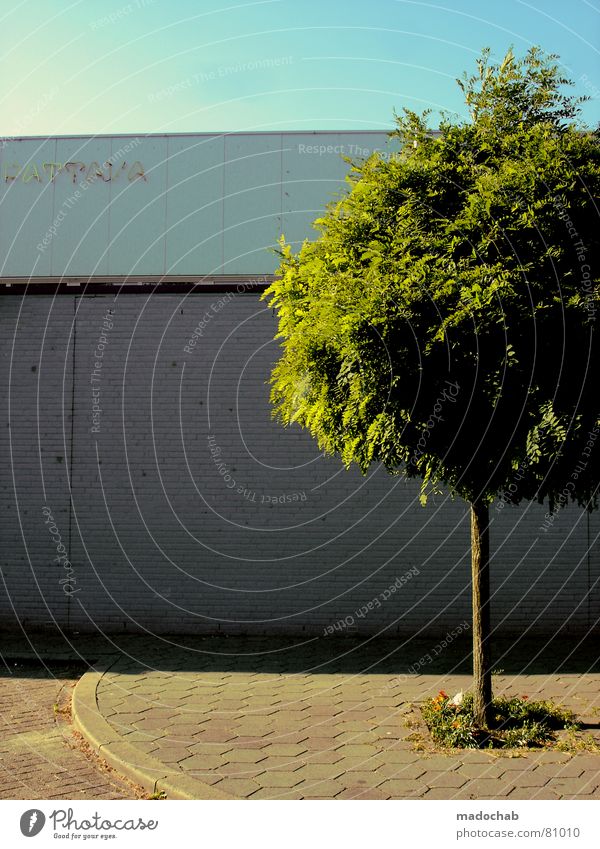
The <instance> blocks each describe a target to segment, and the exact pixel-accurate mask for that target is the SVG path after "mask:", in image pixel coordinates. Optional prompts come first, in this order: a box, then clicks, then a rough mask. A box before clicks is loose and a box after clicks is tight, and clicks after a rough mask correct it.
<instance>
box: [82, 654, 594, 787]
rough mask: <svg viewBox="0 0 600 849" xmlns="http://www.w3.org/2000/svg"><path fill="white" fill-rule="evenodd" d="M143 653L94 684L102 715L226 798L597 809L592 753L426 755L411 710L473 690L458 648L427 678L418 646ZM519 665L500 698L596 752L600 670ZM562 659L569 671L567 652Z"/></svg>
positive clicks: (549, 659) (500, 687) (549, 660)
mask: <svg viewBox="0 0 600 849" xmlns="http://www.w3.org/2000/svg"><path fill="white" fill-rule="evenodd" d="M132 645H133V644H132ZM141 646H142V644H138V645H137V648H135V647H132V648H129V649H128V650H127V651H126V653H124V654H122V655H121V656H120V657H118V659H117V660H116V661H115V663H114V665H112V666H111V667H110V668H109V669H108V671H106V672H105V674H104V675H103V676H102V677H101V678H100V680H99V683H98V686H97V691H96V698H97V704H98V707H99V710H100V712H101V714H102V715H103V716H104V718H105V719H106V720H108V722H109V723H110V724H111V726H112V728H113V729H115V730H116V731H118V733H119V734H120V735H121V736H122V737H123V739H124V740H126V741H127V742H129V743H131V744H132V745H133V746H134V747H135V749H136V750H137V751H139V752H140V753H143V754H146V755H151V756H152V757H153V758H155V759H158V760H159V761H161V762H162V763H163V764H165V765H168V767H169V769H171V770H173V772H174V773H175V774H182V775H186V776H191V777H194V778H198V779H200V780H201V781H202V782H204V784H208V785H211V786H213V787H214V788H216V789H218V790H220V791H222V792H223V793H227V794H231V795H233V796H235V797H239V798H244V799H313V798H316V799H330V798H336V799H406V798H424V799H504V798H506V799H562V798H568V799H600V754H596V753H589V752H578V753H576V754H572V753H569V752H559V751H541V752H540V751H536V752H528V753H525V754H523V755H522V756H516V757H515V756H506V755H504V756H503V755H500V754H498V753H490V752H482V751H463V752H460V753H453V754H440V753H436V752H433V751H431V749H432V748H433V747H432V745H431V743H430V741H429V737H428V733H427V731H426V729H424V727H423V725H422V723H421V720H420V712H419V711H418V709H417V708H416V705H417V704H418V702H420V701H421V700H422V699H424V698H426V697H428V696H431V695H435V694H436V693H437V692H439V690H440V689H444V690H445V691H446V692H448V693H455V692H457V691H459V690H466V689H468V687H469V684H470V676H469V675H468V674H466V670H467V669H468V666H469V664H468V658H467V657H465V645H464V644H463V645H462V646H457V647H455V648H454V649H453V650H452V651H454V655H452V651H451V650H450V649H449V650H448V651H447V652H446V653H445V655H444V658H443V661H441V660H440V661H439V662H437V663H429V664H428V665H427V667H426V674H410V673H409V672H407V671H406V670H407V669H408V667H409V666H410V665H411V664H414V663H415V661H416V660H417V659H418V658H419V656H420V655H419V652H420V651H421V652H423V651H425V647H424V646H420V647H419V646H415V645H412V644H411V646H410V648H409V649H408V648H407V649H406V650H405V651H403V652H398V642H397V641H396V642H393V641H380V642H377V641H371V642H369V643H367V644H365V645H362V646H361V645H360V644H358V643H353V642H352V641H348V640H346V641H343V640H337V641H336V640H333V639H330V638H328V639H321V640H307V641H306V642H304V643H303V644H300V643H298V642H296V644H294V643H293V641H289V640H288V641H285V640H280V641H277V640H275V639H273V638H269V639H268V640H267V639H264V640H257V639H255V640H250V639H243V638H229V639H226V638H221V639H217V638H215V639H205V640H203V641H199V642H197V643H196V644H195V645H194V646H192V647H191V648H190V647H189V646H188V647H187V648H186V649H183V648H177V647H174V646H169V645H168V644H166V645H164V646H161V647H160V648H157V647H155V646H154V647H151V648H147V650H145V651H140V649H141ZM429 648H431V644H430V645H429ZM575 648H576V646H575ZM563 649H564V646H563ZM513 654H514V653H513ZM521 655H522V657H521V660H519V657H518V656H517V658H516V660H515V658H514V657H513V656H512V655H511V659H510V660H509V664H508V665H509V667H510V669H507V670H506V671H505V672H504V673H503V674H499V675H495V676H494V687H495V692H496V694H498V695H499V694H501V693H506V694H515V695H524V694H526V695H527V696H529V697H530V698H551V699H553V700H556V701H558V702H560V703H562V704H563V705H565V706H567V707H570V708H572V709H573V710H575V711H576V713H577V714H578V715H579V716H580V718H581V719H582V720H583V721H584V722H585V723H586V726H587V727H586V729H585V734H586V735H588V736H591V737H592V738H594V739H595V740H596V741H597V742H598V743H600V731H599V727H598V723H599V719H600V711H599V707H600V672H599V671H598V669H597V667H593V668H591V666H590V663H588V662H587V661H586V660H584V659H583V658H579V661H578V668H577V670H576V671H573V664H572V663H570V662H569V661H568V660H567V661H565V662H564V663H563V662H560V664H559V660H558V658H557V655H556V654H553V651H552V649H550V650H549V652H548V651H546V659H545V660H544V659H543V658H542V655H541V654H540V653H538V655H537V658H538V662H537V664H533V665H532V664H531V663H530V662H529V660H530V658H531V657H536V654H535V651H534V649H533V648H527V647H526V646H523V647H522V648H521ZM507 657H508V655H507ZM565 657H567V658H568V657H570V658H571V661H572V660H573V652H571V653H570V655H569V654H568V653H567V654H566V655H565ZM400 658H402V659H400ZM592 661H593V658H592ZM519 664H521V665H519ZM515 669H516V670H517V671H516V672H515V671H514V670H515ZM532 670H533V671H532ZM545 670H547V671H545ZM565 670H566V671H565ZM569 670H571V671H569ZM418 745H421V746H423V747H424V749H425V750H422V751H419V750H416V748H415V747H416V746H418Z"/></svg>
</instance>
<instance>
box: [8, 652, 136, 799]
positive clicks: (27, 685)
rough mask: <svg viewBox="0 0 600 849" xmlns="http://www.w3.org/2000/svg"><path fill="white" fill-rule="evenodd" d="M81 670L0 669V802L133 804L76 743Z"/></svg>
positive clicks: (132, 795) (130, 794)
mask: <svg viewBox="0 0 600 849" xmlns="http://www.w3.org/2000/svg"><path fill="white" fill-rule="evenodd" d="M84 671H85V666H83V665H81V664H80V665H78V666H73V665H68V664H67V665H65V664H64V663H63V664H58V665H57V664H56V663H52V662H48V664H47V665H43V664H42V663H39V662H33V663H32V662H28V663H23V662H22V661H21V662H19V661H9V660H7V659H5V660H4V662H3V663H2V665H1V666H0V799H138V798H142V797H143V795H144V793H143V791H142V789H141V788H139V787H135V786H133V785H132V784H131V783H129V782H128V781H124V780H123V779H121V777H120V776H118V775H117V774H116V773H115V772H114V771H113V770H111V769H109V768H107V767H106V766H105V765H104V764H102V763H101V762H100V761H99V760H98V758H96V756H95V755H93V754H92V753H91V752H88V753H86V751H85V750H86V744H85V743H83V744H82V743H81V741H80V740H78V739H77V738H76V737H75V736H74V734H73V732H72V730H71V726H70V723H69V703H70V695H71V691H72V688H73V687H74V686H75V683H76V682H77V680H78V678H79V677H80V675H81V674H82V673H83V672H84Z"/></svg>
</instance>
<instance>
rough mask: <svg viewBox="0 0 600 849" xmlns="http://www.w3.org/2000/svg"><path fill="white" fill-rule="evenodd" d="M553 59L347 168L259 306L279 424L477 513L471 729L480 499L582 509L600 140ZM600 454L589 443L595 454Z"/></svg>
mask: <svg viewBox="0 0 600 849" xmlns="http://www.w3.org/2000/svg"><path fill="white" fill-rule="evenodd" d="M557 59H558V57H557V56H555V55H546V54H544V53H543V52H542V51H541V50H540V49H539V48H532V49H531V50H529V52H528V53H527V55H526V56H525V57H523V58H521V59H517V58H516V57H515V56H514V55H513V53H512V51H509V52H508V53H507V55H506V57H505V58H504V60H503V62H502V63H501V64H499V65H496V64H493V63H492V62H491V60H490V55H489V50H484V51H483V54H482V57H481V58H480V60H479V61H478V63H477V71H476V73H475V74H474V75H473V76H470V77H468V76H466V75H465V76H464V77H463V79H462V80H459V81H458V83H459V85H460V86H461V88H462V89H463V91H464V94H465V100H466V103H467V106H468V109H469V113H470V116H469V118H468V119H467V120H464V121H457V122H454V123H453V122H452V121H451V120H450V119H449V118H448V117H446V116H442V121H441V123H440V127H439V131H438V132H437V133H433V132H431V131H430V130H429V129H428V126H427V119H428V113H424V114H423V115H417V114H416V113H414V112H412V111H410V110H404V114H403V115H402V116H396V129H395V130H394V131H393V133H391V135H392V136H394V137H396V139H397V140H398V141H399V142H400V150H399V152H398V153H397V154H394V155H392V156H387V157H386V156H381V155H380V154H374V155H372V156H371V157H370V158H369V159H367V160H366V161H363V162H356V163H353V164H352V168H351V171H350V174H349V177H348V181H349V186H348V189H347V191H346V192H345V193H344V194H343V195H342V196H341V197H340V198H339V199H338V200H336V201H335V202H333V203H331V204H330V205H329V206H328V208H327V210H326V212H325V215H324V216H323V217H322V218H320V219H318V220H317V221H316V222H315V226H316V228H317V229H318V231H319V236H318V238H317V239H316V240H315V241H306V242H305V243H304V244H303V245H302V247H301V249H300V250H299V252H298V253H297V254H294V253H293V252H292V249H291V247H290V246H289V245H286V244H285V241H284V240H282V242H281V249H280V256H281V265H280V268H279V272H278V276H277V279H276V280H275V282H274V283H273V284H272V285H271V286H270V288H269V289H268V290H267V292H266V293H265V296H266V297H268V298H270V303H271V305H272V306H274V307H275V308H276V310H277V313H278V318H279V333H278V338H280V339H281V342H282V355H281V358H280V360H279V361H278V363H277V364H276V366H275V368H274V371H273V374H272V401H273V403H274V413H275V415H276V416H277V417H278V418H279V419H280V420H281V421H282V422H283V423H284V424H285V425H289V424H291V423H293V422H296V423H298V424H299V425H301V426H303V427H305V428H307V429H308V430H309V431H310V432H311V434H312V435H313V436H314V437H315V438H316V439H317V441H318V444H319V446H320V448H321V449H323V450H324V451H326V452H329V453H332V454H337V455H339V456H340V457H341V459H342V461H343V462H344V464H345V465H346V466H349V465H350V464H352V463H356V464H358V466H359V467H360V469H361V470H362V471H363V473H366V471H367V469H368V467H369V466H370V464H371V463H374V462H376V463H381V464H383V465H384V467H385V468H386V469H387V470H388V471H389V472H390V473H391V474H403V475H406V476H408V477H417V478H420V479H421V481H422V484H421V497H422V500H423V501H424V500H426V497H427V494H428V493H429V492H431V491H432V490H435V489H437V488H439V486H440V484H443V485H445V487H446V488H447V489H448V490H449V491H450V492H451V493H452V494H453V495H456V496H460V497H462V498H464V499H465V500H466V501H467V502H468V503H469V504H470V512H471V541H472V594H473V672H474V681H473V687H474V702H475V715H476V719H477V720H478V721H479V723H480V725H481V726H482V727H486V725H487V724H488V720H489V705H490V702H491V698H492V688H491V665H490V645H489V644H490V586H489V528H488V526H489V505H490V502H491V501H492V500H493V499H494V497H495V496H498V495H499V494H501V496H502V499H503V503H504V502H509V503H512V504H518V503H519V502H521V501H522V500H524V499H526V500H530V499H537V500H538V501H539V502H541V503H543V502H547V503H548V504H549V509H550V510H551V511H553V510H556V509H557V505H558V506H560V505H562V504H563V503H564V502H565V501H567V500H571V501H574V502H576V503H577V504H579V505H581V506H583V507H585V508H587V509H593V508H594V507H595V506H597V494H598V484H599V481H600V474H599V473H600V446H599V447H594V443H595V441H596V435H597V434H598V433H599V432H600V393H599V392H598V388H597V382H596V381H597V379H598V378H597V375H598V373H599V368H598V367H599V365H600V358H599V352H598V340H597V338H596V337H597V333H595V323H596V314H597V309H598V305H599V301H600V289H599V278H598V243H599V232H600V229H599V227H598V210H597V208H596V205H595V201H594V198H595V197H597V196H598V189H599V188H600V145H599V136H598V133H597V132H591V131H589V130H587V129H586V128H584V127H581V126H579V125H578V123H577V116H578V113H579V103H580V100H581V99H575V98H574V97H572V96H570V95H568V94H564V93H563V92H564V87H565V86H566V85H568V84H570V83H569V81H568V80H566V79H563V78H562V76H561V74H560V71H559V67H558V65H557ZM598 442H600V439H599V440H598Z"/></svg>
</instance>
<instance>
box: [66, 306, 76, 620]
mask: <svg viewBox="0 0 600 849" xmlns="http://www.w3.org/2000/svg"><path fill="white" fill-rule="evenodd" d="M76 352H77V297H76V296H75V297H74V298H73V354H72V357H71V445H70V447H69V470H68V473H67V480H68V484H69V536H68V544H69V563H71V565H72V564H73V558H72V554H73V552H72V542H71V538H72V528H73V442H74V440H75V362H76V361H75V356H76ZM70 630H71V594H70V593H68V594H67V631H70Z"/></svg>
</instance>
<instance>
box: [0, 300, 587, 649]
mask: <svg viewBox="0 0 600 849" xmlns="http://www.w3.org/2000/svg"><path fill="white" fill-rule="evenodd" d="M108 310H112V311H113V313H112V315H111V314H110V313H108ZM107 315H108V316H109V321H105V317H106V316H107ZM0 320H1V324H2V328H1V329H2V333H1V336H0V346H1V351H2V365H1V368H0V380H1V382H2V390H3V394H2V397H3V398H4V399H5V401H4V409H3V416H4V423H3V427H2V435H1V437H0V439H1V444H0V456H1V463H2V478H1V487H2V490H1V492H2V496H1V499H2V500H1V503H0V533H1V536H2V542H3V545H2V589H1V591H0V592H1V595H0V627H2V628H4V629H15V628H18V627H19V623H21V624H22V625H23V626H24V627H25V628H26V629H31V628H34V627H36V628H37V627H45V626H48V625H50V624H52V623H56V624H58V626H59V627H61V628H69V629H71V630H75V631H80V632H81V631H91V630H94V629H96V628H100V629H102V630H104V631H115V632H120V631H132V632H139V631H144V630H149V631H152V632H158V633H175V632H204V631H206V632H211V631H217V630H220V631H231V632H240V631H241V632H248V633H265V632H269V631H271V632H273V631H277V632H287V633H302V632H306V633H308V634H313V633H321V634H323V633H325V632H326V631H327V630H329V631H332V632H333V633H336V634H340V633H348V634H352V633H356V632H357V631H366V632H369V633H373V634H376V633H380V632H385V633H387V634H391V633H396V632H400V633H420V632H429V633H445V632H446V631H447V630H448V629H451V628H454V627H456V626H457V625H458V624H460V623H461V622H462V621H464V620H465V619H466V620H468V619H469V616H470V588H469V539H468V521H467V520H468V515H467V511H466V507H465V505H464V504H462V503H461V502H460V501H455V502H453V501H452V500H451V499H450V498H448V497H445V496H444V497H441V496H440V497H437V498H433V499H431V501H430V503H429V504H428V506H427V507H426V508H422V507H421V506H420V505H419V502H418V497H417V496H418V486H417V485H415V483H414V482H405V481H404V480H403V479H402V478H391V477H389V476H387V475H386V474H385V473H384V472H383V471H382V470H381V469H379V468H374V469H373V470H372V472H371V473H370V474H369V475H368V476H367V477H362V476H361V475H360V474H359V473H358V472H357V471H355V470H353V471H350V472H347V471H345V470H344V469H343V468H342V467H341V466H340V464H339V462H338V461H337V460H335V459H332V458H324V457H322V456H320V454H319V452H318V449H317V448H316V446H315V444H314V443H313V441H312V440H311V439H310V437H309V436H308V435H307V434H306V433H304V432H302V431H301V430H300V429H299V428H290V429H289V430H284V429H282V428H281V427H280V426H279V425H278V424H276V423H274V422H273V421H272V420H271V417H270V409H269V404H268V385H267V380H268V375H269V371H270V366H271V364H272V362H273V360H274V359H275V358H276V355H277V346H276V344H275V343H274V342H273V341H272V337H273V331H274V327H275V321H274V317H273V315H272V313H271V310H269V309H268V308H266V307H265V304H264V302H261V301H260V300H259V298H258V296H257V295H255V294H243V293H240V294H236V293H233V294H232V295H218V294H205V293H203V294H189V295H164V294H161V295H155V296H153V297H148V296H147V295H145V294H144V295H141V294H140V295H129V294H128V295H120V296H119V297H117V298H116V299H115V298H113V296H112V295H104V296H96V297H82V296H72V297H71V296H67V295H61V296H58V297H56V298H53V297H51V296H35V297H33V296H27V297H26V298H25V299H21V298H20V297H18V296H5V297H3V298H2V300H1V301H0ZM200 322H203V328H202V334H203V335H202V336H201V337H200V338H199V339H198V342H197V344H196V346H190V345H189V344H188V340H189V339H190V337H191V336H192V332H193V330H194V328H195V327H197V326H198V325H199V323H200ZM110 323H112V325H113V326H112V328H110V329H108V328H106V327H105V324H110ZM103 337H106V338H105V340H104V341H102V340H103ZM99 343H100V344H101V345H104V348H99ZM186 347H187V348H188V349H189V350H188V351H186V350H185V349H186ZM98 351H101V352H102V354H103V356H102V357H99V356H98V354H97V352H98ZM97 362H101V366H100V367H97V365H96V363H97ZM92 378H95V379H94V380H93V379H92ZM92 390H95V392H96V394H95V395H93V394H92ZM94 401H95V402H96V407H97V408H99V410H98V409H97V410H96V413H97V415H96V418H95V419H93V412H94V410H93V403H94ZM93 428H95V432H93V430H92V429H93ZM70 488H71V493H72V497H70V496H69V491H70ZM44 508H46V510H45V512H44ZM545 512H546V510H545V509H544V508H542V507H540V506H539V505H528V506H527V507H525V508H523V509H520V508H519V509H517V508H511V507H505V508H504V509H502V510H498V509H496V508H494V507H493V508H492V511H491V515H492V520H493V524H492V531H491V532H492V549H493V564H492V575H493V594H494V598H493V621H494V623H495V627H497V628H498V629H500V630H502V631H503V632H510V631H515V630H520V631H521V630H523V629H525V630H527V629H531V631H532V632H535V633H554V632H555V631H556V630H558V629H559V628H560V627H566V628H568V629H569V630H571V631H573V632H582V633H583V632H587V631H588V630H589V629H590V628H591V627H593V626H594V625H595V624H596V622H597V620H598V615H599V612H600V592H599V577H600V555H599V549H598V546H597V544H596V543H597V538H598V532H599V530H600V520H599V516H598V514H593V515H592V516H591V517H588V515H587V514H585V513H583V512H582V511H580V510H577V509H574V508H572V507H568V508H564V509H563V510H561V511H560V512H559V513H558V514H557V516H556V519H555V521H554V522H553V524H552V527H551V529H550V530H548V531H546V532H544V531H542V530H541V525H542V523H543V517H544V513H545ZM61 545H64V551H65V552H66V553H64V554H63V553H62V552H63V549H59V550H58V547H59V546H61ZM66 561H68V562H66ZM67 577H68V580H69V583H68V584H67V583H65V581H66V580H67ZM61 581H62V583H61ZM394 584H396V587H395V589H394V590H393V591H392V590H391V589H390V588H391V587H392V585H394Z"/></svg>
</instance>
